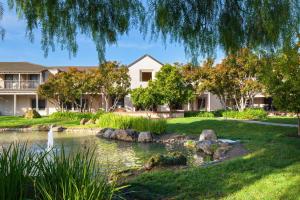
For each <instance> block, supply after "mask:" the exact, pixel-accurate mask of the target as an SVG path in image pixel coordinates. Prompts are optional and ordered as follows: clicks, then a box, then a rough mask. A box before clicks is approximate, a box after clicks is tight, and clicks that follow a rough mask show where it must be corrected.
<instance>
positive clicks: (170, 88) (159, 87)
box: [151, 64, 194, 110]
mask: <svg viewBox="0 0 300 200" xmlns="http://www.w3.org/2000/svg"><path fill="white" fill-rule="evenodd" d="M151 87H152V88H153V90H155V91H157V92H158V93H159V94H161V96H162V101H161V103H164V104H167V105H168V106H169V108H170V110H173V109H176V108H177V107H180V106H181V105H183V104H185V103H187V102H188V101H189V100H190V99H191V98H192V97H193V94H194V92H193V88H192V87H191V86H190V85H189V84H188V83H187V82H186V81H185V79H184V77H183V75H182V74H181V73H180V70H179V68H178V66H172V65H169V64H167V65H164V66H163V67H162V68H161V69H160V71H159V72H157V74H156V79H155V80H154V81H153V82H152V84H151Z"/></svg>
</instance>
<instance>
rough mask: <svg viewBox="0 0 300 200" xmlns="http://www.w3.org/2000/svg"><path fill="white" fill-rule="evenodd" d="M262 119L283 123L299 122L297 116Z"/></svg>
mask: <svg viewBox="0 0 300 200" xmlns="http://www.w3.org/2000/svg"><path fill="white" fill-rule="evenodd" d="M260 121H263V122H272V123H282V124H298V118H296V117H268V118H267V119H264V120H260Z"/></svg>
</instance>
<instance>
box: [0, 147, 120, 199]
mask: <svg viewBox="0 0 300 200" xmlns="http://www.w3.org/2000/svg"><path fill="white" fill-rule="evenodd" d="M96 166H97V165H96V161H95V156H94V153H93V151H90V150H87V151H85V152H83V153H75V154H73V156H71V155H68V156H67V155H65V151H64V148H63V147H62V150H61V151H59V152H58V151H57V152H52V151H50V152H40V153H34V152H31V151H29V150H28V148H27V146H26V145H25V144H24V145H20V144H13V145H10V146H9V147H8V148H4V149H3V150H2V151H0V199H46V200H47V199H49V200H50V199H58V200H62V199H78V200H84V199H91V200H96V199H97V200H98V199H99V200H106V199H108V200H110V199H112V198H113V195H114V191H116V189H115V188H114V184H109V183H108V181H107V178H108V177H107V176H106V175H105V174H104V173H101V172H99V170H100V169H99V168H97V167H96Z"/></svg>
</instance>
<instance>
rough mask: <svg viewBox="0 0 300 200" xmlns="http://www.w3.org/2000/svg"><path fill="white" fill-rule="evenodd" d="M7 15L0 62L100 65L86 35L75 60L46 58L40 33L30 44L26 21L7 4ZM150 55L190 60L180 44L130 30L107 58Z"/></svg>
mask: <svg viewBox="0 0 300 200" xmlns="http://www.w3.org/2000/svg"><path fill="white" fill-rule="evenodd" d="M4 8H5V11H4V16H3V19H2V21H0V25H1V26H2V27H3V28H5V30H6V35H5V38H4V40H3V41H0V61H1V62H3V61H27V62H32V63H37V64H41V65H45V66H65V65H69V66H70V65H83V66H84V65H85V66H91V65H97V64H98V56H97V52H96V49H95V45H94V43H93V42H92V41H91V40H90V39H89V38H86V37H85V36H78V46H79V50H78V53H77V55H76V57H70V56H69V53H68V51H67V50H64V51H61V50H60V49H59V48H57V49H56V50H55V51H54V52H52V51H51V52H49V54H48V56H47V57H44V52H43V51H42V50H41V45H40V37H41V36H40V33H39V31H36V33H35V39H34V41H33V42H30V41H29V40H28V38H27V37H26V36H25V32H26V25H25V21H23V20H19V19H18V18H17V15H16V13H14V12H13V11H10V10H8V9H7V6H6V5H5V4H4ZM144 54H150V55H152V56H153V57H155V58H156V59H158V60H160V61H161V62H163V63H174V62H180V63H186V62H188V61H189V60H190V58H189V57H186V56H185V53H184V48H183V47H182V46H181V45H179V44H174V43H167V44H166V45H164V44H163V43H162V42H161V41H150V40H149V39H146V40H144V39H143V37H142V35H140V34H139V33H138V32H137V31H134V30H133V31H131V32H129V34H128V35H125V36H121V37H120V38H119V40H118V43H117V44H116V45H113V46H107V49H106V59H107V60H115V61H118V62H120V63H122V64H130V63H131V62H133V61H134V60H136V59H137V58H139V57H140V56H142V55H144ZM222 57H223V54H222V52H221V51H218V52H217V53H216V58H217V60H220V59H221V58H222Z"/></svg>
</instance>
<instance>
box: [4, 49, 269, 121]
mask: <svg viewBox="0 0 300 200" xmlns="http://www.w3.org/2000/svg"><path fill="white" fill-rule="evenodd" d="M162 66H163V63H161V62H159V61H158V60H156V59H155V58H153V57H152V56H150V55H144V56H142V57H141V58H139V59H137V60H136V61H134V62H133V63H132V64H130V65H128V70H129V72H128V73H129V76H130V78H131V86H130V88H131V89H135V88H138V87H147V85H148V81H149V80H152V79H155V74H156V73H157V72H158V71H159V70H160V68H161V67H162ZM70 67H71V66H70ZM70 67H59V66H57V67H44V66H41V65H36V64H32V63H28V62H0V115H23V114H24V113H25V112H26V111H27V110H29V109H36V110H37V111H38V112H39V113H40V114H41V115H49V114H51V113H53V112H56V108H55V106H54V105H52V104H51V102H49V101H47V99H42V98H40V97H39V96H38V94H37V88H38V86H39V85H40V84H43V83H44V82H45V81H46V80H47V78H48V76H49V74H53V75H54V74H56V73H60V72H61V71H66V70H68V68H70ZM72 67H73V66H72ZM76 68H77V69H79V70H86V69H91V68H97V66H87V67H76ZM86 98H87V99H85V100H86V101H88V100H89V99H88V98H89V97H86ZM255 103H257V105H258V106H261V105H263V103H265V102H264V97H263V96H260V97H259V99H257V101H256V102H255ZM121 106H122V107H124V109H126V110H127V111H135V107H134V106H133V105H132V102H131V99H130V95H127V96H126V97H125V98H124V101H123V103H122V105H121ZM104 107H105V103H104V101H103V98H102V97H101V95H99V98H97V100H96V101H95V100H94V101H93V105H92V106H91V108H92V109H91V111H97V110H98V109H99V108H104ZM69 109H70V110H74V107H70V108H69ZM219 109H222V106H221V103H220V101H219V99H218V98H217V96H215V95H213V94H211V93H210V92H204V93H203V94H199V95H198V96H197V97H196V98H195V99H194V100H193V101H191V102H189V103H188V104H187V105H182V109H181V110H184V111H199V110H204V111H214V110H219ZM158 111H161V112H164V111H169V108H168V107H167V106H164V105H162V106H159V108H158Z"/></svg>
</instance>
